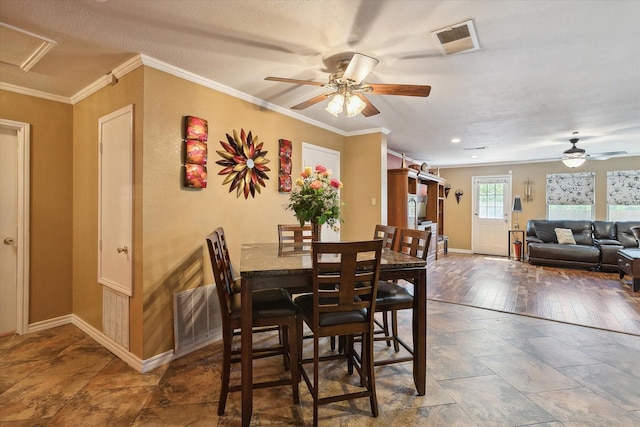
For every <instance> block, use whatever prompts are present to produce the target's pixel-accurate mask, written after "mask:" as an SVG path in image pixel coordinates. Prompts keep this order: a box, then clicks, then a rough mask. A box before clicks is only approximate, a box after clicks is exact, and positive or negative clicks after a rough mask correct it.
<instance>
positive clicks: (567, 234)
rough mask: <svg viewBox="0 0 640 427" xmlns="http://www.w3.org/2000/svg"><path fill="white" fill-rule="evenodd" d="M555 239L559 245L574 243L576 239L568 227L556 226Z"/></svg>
mask: <svg viewBox="0 0 640 427" xmlns="http://www.w3.org/2000/svg"><path fill="white" fill-rule="evenodd" d="M554 231H555V232H556V239H557V240H558V243H560V244H561V245H575V244H576V240H575V239H574V238H573V231H571V229H570V228H556V229H555V230H554Z"/></svg>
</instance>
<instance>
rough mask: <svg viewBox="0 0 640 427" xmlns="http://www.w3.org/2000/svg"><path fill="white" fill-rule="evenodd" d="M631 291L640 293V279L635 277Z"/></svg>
mask: <svg viewBox="0 0 640 427" xmlns="http://www.w3.org/2000/svg"><path fill="white" fill-rule="evenodd" d="M631 289H633V292H638V291H640V277H637V276H634V278H633V282H632V284H631Z"/></svg>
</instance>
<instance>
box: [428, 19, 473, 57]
mask: <svg viewBox="0 0 640 427" xmlns="http://www.w3.org/2000/svg"><path fill="white" fill-rule="evenodd" d="M431 35H432V36H433V38H434V39H435V41H436V44H437V46H438V49H439V50H440V53H441V54H442V56H446V55H451V54H454V53H459V52H466V51H470V50H477V49H479V48H480V45H479V44H478V36H477V34H476V29H475V26H474V24H473V20H472V19H470V20H468V21H464V22H460V23H458V24H454V25H450V26H448V27H445V28H441V29H439V30H435V31H432V32H431Z"/></svg>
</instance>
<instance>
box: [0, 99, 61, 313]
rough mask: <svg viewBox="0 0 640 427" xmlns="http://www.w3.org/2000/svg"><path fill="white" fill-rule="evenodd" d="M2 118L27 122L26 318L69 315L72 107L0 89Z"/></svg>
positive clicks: (0, 115)
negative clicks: (27, 221)
mask: <svg viewBox="0 0 640 427" xmlns="http://www.w3.org/2000/svg"><path fill="white" fill-rule="evenodd" d="M0 117H2V118H3V119H7V120H15V121H19V122H25V123H29V124H30V125H31V126H30V133H31V141H30V154H31V163H30V169H31V173H30V177H29V179H30V187H29V192H30V196H31V198H30V204H31V217H30V230H29V233H30V241H29V245H30V250H31V252H30V264H29V276H30V277H29V279H30V281H29V296H30V298H29V322H30V323H34V322H39V321H42V320H47V319H52V318H55V317H58V316H63V315H67V314H71V313H72V301H71V250H72V246H71V227H72V217H71V209H72V190H71V182H72V162H73V151H72V149H73V146H72V143H73V138H72V124H73V107H72V106H71V105H70V104H64V103H60V102H54V101H48V100H45V99H41V98H35V97H31V96H26V95H20V94H17V93H13V92H6V91H0Z"/></svg>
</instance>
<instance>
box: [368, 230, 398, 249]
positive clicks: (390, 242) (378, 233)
mask: <svg viewBox="0 0 640 427" xmlns="http://www.w3.org/2000/svg"><path fill="white" fill-rule="evenodd" d="M397 235H398V227H395V226H393V225H382V224H377V225H376V228H375V230H374V232H373V238H374V239H382V247H383V248H387V249H395V248H396V238H397Z"/></svg>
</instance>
